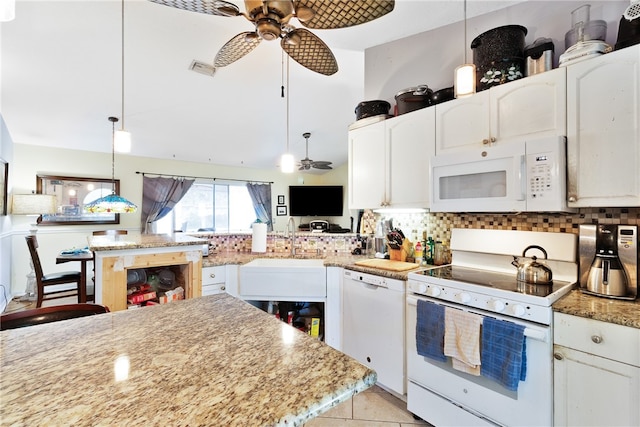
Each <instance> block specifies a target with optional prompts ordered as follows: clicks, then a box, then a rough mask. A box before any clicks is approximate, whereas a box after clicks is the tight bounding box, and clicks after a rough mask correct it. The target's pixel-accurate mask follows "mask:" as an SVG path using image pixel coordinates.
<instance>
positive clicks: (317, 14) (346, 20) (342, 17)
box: [293, 0, 395, 30]
mask: <svg viewBox="0 0 640 427" xmlns="http://www.w3.org/2000/svg"><path fill="white" fill-rule="evenodd" d="M394 6H395V1H394V0H337V1H336V0H296V1H294V2H293V7H294V9H295V11H296V15H298V11H300V15H301V16H306V15H310V13H309V10H311V11H312V12H313V13H312V15H313V17H312V18H310V19H308V20H304V21H302V20H300V22H301V23H302V25H304V26H305V27H307V28H313V29H317V30H330V29H334V28H345V27H352V26H354V25H359V24H364V23H365V22H369V21H373V20H374V19H378V18H380V17H381V16H384V15H386V14H387V13H389V12H391V11H392V10H393V8H394Z"/></svg>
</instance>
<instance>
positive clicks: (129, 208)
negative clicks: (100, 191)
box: [84, 117, 138, 213]
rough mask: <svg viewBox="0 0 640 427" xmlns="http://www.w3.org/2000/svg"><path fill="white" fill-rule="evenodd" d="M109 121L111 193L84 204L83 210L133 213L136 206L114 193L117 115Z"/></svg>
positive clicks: (136, 208)
mask: <svg viewBox="0 0 640 427" xmlns="http://www.w3.org/2000/svg"><path fill="white" fill-rule="evenodd" d="M109 121H110V122H111V184H112V185H113V190H112V193H111V194H109V195H108V196H104V197H101V198H99V199H97V200H94V201H93V202H91V203H88V204H86V205H84V211H85V212H89V213H133V212H135V211H137V210H138V207H137V206H136V205H135V204H133V203H131V202H130V201H129V200H127V199H125V198H124V197H120V196H118V195H117V194H116V191H115V189H116V179H115V172H114V170H115V163H116V162H115V158H116V150H115V142H116V122H117V121H118V118H117V117H109Z"/></svg>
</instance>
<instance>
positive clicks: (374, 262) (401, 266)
mask: <svg viewBox="0 0 640 427" xmlns="http://www.w3.org/2000/svg"><path fill="white" fill-rule="evenodd" d="M355 265H359V266H362V267H371V268H380V269H382V270H390V271H406V270H411V269H414V268H418V267H420V266H419V265H418V264H414V263H412V262H404V261H394V260H390V259H380V258H374V259H364V260H362V261H356V262H355Z"/></svg>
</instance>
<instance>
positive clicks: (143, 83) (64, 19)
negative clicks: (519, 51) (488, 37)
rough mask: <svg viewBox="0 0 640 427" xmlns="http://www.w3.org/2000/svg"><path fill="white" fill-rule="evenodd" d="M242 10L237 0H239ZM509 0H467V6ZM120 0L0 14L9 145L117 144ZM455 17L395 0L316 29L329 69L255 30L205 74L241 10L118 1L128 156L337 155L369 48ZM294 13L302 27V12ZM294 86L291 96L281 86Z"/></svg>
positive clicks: (474, 11)
mask: <svg viewBox="0 0 640 427" xmlns="http://www.w3.org/2000/svg"><path fill="white" fill-rule="evenodd" d="M233 3H235V4H237V5H238V7H239V8H240V10H242V11H243V10H244V2H242V1H233ZM514 3H517V1H475V0H473V1H470V2H469V5H468V16H475V15H480V14H483V13H486V12H489V11H492V10H497V9H500V8H502V7H506V6H509V5H511V4H514ZM121 18H122V15H121V2H120V1H118V0H106V1H100V0H82V1H57V0H42V1H36V0H33V1H32V0H17V7H16V19H15V20H14V21H11V22H8V23H3V24H2V27H1V32H0V43H1V48H2V51H1V75H0V77H1V83H2V86H1V95H0V111H1V113H2V116H3V118H4V121H5V123H6V125H7V128H8V130H9V133H10V135H11V137H12V139H13V141H14V143H16V144H34V145H43V146H50V147H60V148H70V149H79V150H88V151H98V152H110V151H111V124H110V123H109V121H108V120H107V117H109V116H117V117H120V116H121V109H122V102H121V101H122V97H121V95H122V91H121V72H122V69H121V59H122V57H123V51H122V38H121ZM462 18H463V3H462V1H460V0H448V1H447V0H444V1H429V0H422V1H418V0H397V1H396V6H395V10H394V11H392V12H391V13H390V14H388V15H386V16H384V17H382V18H380V19H378V20H376V21H372V22H369V23H366V24H363V25H360V26H356V27H351V28H346V29H337V30H312V31H313V32H314V34H316V35H317V36H319V37H320V38H321V39H322V40H323V41H324V42H325V43H326V44H327V45H328V46H329V47H330V48H331V49H332V51H333V52H334V55H335V57H336V59H337V62H338V65H339V71H338V72H337V73H336V74H334V75H332V76H324V75H321V74H318V73H314V72H312V71H309V70H307V69H306V68H303V67H301V66H300V65H298V64H297V63H296V62H294V61H290V62H289V83H288V85H287V82H286V72H284V70H285V69H286V63H287V61H286V59H285V57H283V55H282V49H281V48H280V44H279V43H278V42H276V41H274V42H266V41H264V42H262V43H261V44H260V45H259V46H258V47H257V48H256V49H255V50H254V51H253V52H251V53H250V54H249V55H247V56H245V57H244V58H242V59H240V60H238V61H237V62H235V63H233V64H231V65H229V66H227V67H224V68H219V69H217V71H216V72H215V74H214V75H213V76H207V75H203V74H199V73H196V72H194V71H191V70H190V69H189V66H190V64H191V62H192V61H193V60H199V61H202V62H204V63H213V59H214V57H215V54H216V52H217V51H218V49H219V48H220V47H222V46H223V45H224V43H226V42H227V41H228V40H229V39H231V38H232V37H233V36H234V35H236V34H238V33H240V32H243V31H252V30H253V26H252V24H251V23H250V22H248V21H247V20H245V19H244V18H242V17H221V16H211V15H205V14H199V13H194V12H187V11H183V10H178V9H175V8H171V7H167V6H162V5H158V4H154V3H151V2H148V1H145V0H126V2H125V6H124V83H125V84H124V117H125V127H126V128H127V129H128V130H129V131H131V133H132V136H133V148H132V152H131V154H132V155H135V156H145V157H152V158H165V159H177V160H186V161H194V162H207V163H212V164H222V165H230V166H245V167H255V168H267V169H269V168H276V167H277V165H278V161H279V157H280V155H281V154H282V153H283V152H284V151H285V149H286V144H287V117H288V122H289V135H290V140H289V144H290V148H291V151H292V152H293V154H294V156H295V157H296V159H297V160H300V159H302V158H304V156H305V140H304V138H303V136H302V134H303V133H304V132H311V137H310V138H309V157H310V158H311V159H313V160H326V161H331V162H333V164H334V165H336V166H337V165H340V164H343V163H344V162H346V159H347V147H346V140H347V127H348V125H349V124H350V123H352V122H353V121H354V120H355V114H354V109H355V106H356V105H357V104H358V103H359V102H360V101H362V100H363V99H362V97H363V84H364V83H363V82H364V50H365V49H366V48H368V47H372V46H377V45H380V44H383V43H386V42H389V41H392V40H397V39H400V38H403V37H407V36H409V35H412V34H416V33H420V32H423V31H428V30H431V29H434V28H437V27H440V26H443V25H447V24H450V23H452V22H456V21H460V20H462ZM292 23H293V24H294V25H295V26H297V27H301V25H299V24H298V22H297V21H295V20H292ZM283 85H285V86H288V94H289V96H290V97H289V108H288V110H289V113H288V115H287V100H286V97H285V98H283V97H282V96H281V86H283Z"/></svg>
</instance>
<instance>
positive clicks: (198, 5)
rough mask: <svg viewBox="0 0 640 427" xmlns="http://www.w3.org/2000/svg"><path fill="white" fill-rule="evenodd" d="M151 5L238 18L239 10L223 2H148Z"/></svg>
mask: <svg viewBox="0 0 640 427" xmlns="http://www.w3.org/2000/svg"><path fill="white" fill-rule="evenodd" d="M149 1H150V2H152V3H157V4H162V5H165V6H170V7H175V8H177V9H182V10H188V11H189V12H198V13H205V14H207V15H216V16H238V15H241V13H240V9H238V6H236V5H235V4H233V3H229V2H227V1H223V0H149Z"/></svg>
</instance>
